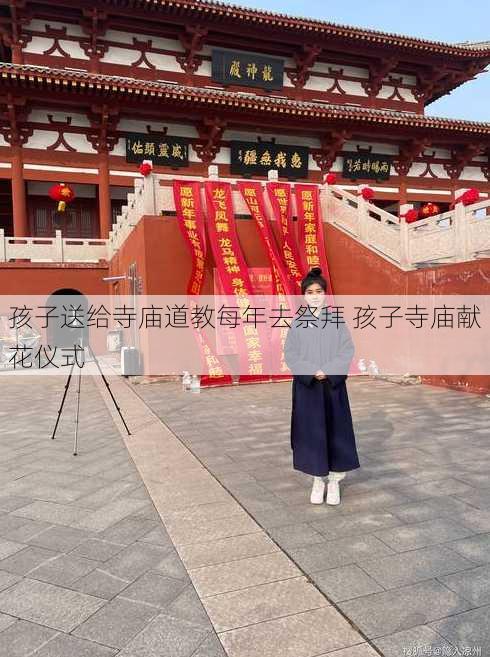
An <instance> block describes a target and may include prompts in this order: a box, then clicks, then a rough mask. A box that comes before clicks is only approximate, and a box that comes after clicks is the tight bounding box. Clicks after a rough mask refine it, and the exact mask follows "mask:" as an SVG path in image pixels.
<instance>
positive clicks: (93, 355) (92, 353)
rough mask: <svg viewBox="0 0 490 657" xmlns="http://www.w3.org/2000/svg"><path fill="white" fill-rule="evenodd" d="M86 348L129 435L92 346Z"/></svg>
mask: <svg viewBox="0 0 490 657" xmlns="http://www.w3.org/2000/svg"><path fill="white" fill-rule="evenodd" d="M87 349H88V350H89V351H90V355H91V356H92V358H93V359H94V361H95V364H96V365H97V369H98V370H99V372H100V376H101V377H102V380H103V381H104V383H105V385H106V388H107V390H108V391H109V394H110V396H111V397H112V401H113V402H114V406H115V407H116V409H117V412H118V413H119V417H120V418H121V421H122V423H123V424H124V428H125V429H126V431H127V433H128V436H130V435H131V431H130V430H129V429H128V425H127V424H126V421H125V420H124V418H123V415H122V413H121V409H120V408H119V406H118V404H117V402H116V399H115V397H114V395H113V394H112V390H111V388H110V386H109V383H108V382H107V379H106V378H105V375H104V373H103V372H102V370H101V369H100V365H99V361H98V360H97V358H96V356H95V354H94V352H93V351H92V347H91V346H90V345H88V346H87Z"/></svg>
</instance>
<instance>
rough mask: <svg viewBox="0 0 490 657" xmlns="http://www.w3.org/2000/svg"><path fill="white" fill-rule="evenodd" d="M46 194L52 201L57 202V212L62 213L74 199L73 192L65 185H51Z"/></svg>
mask: <svg viewBox="0 0 490 657" xmlns="http://www.w3.org/2000/svg"><path fill="white" fill-rule="evenodd" d="M48 193H49V196H50V198H52V199H53V201H58V212H64V211H65V209H66V204H67V203H70V202H71V201H73V199H74V198H75V192H74V191H73V189H72V188H71V187H70V186H69V185H65V183H58V184H57V185H53V186H52V187H50V189H49V192H48Z"/></svg>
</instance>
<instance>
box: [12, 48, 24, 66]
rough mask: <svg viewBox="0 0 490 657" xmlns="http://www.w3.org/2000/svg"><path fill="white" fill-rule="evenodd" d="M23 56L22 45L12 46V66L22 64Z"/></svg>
mask: <svg viewBox="0 0 490 657" xmlns="http://www.w3.org/2000/svg"><path fill="white" fill-rule="evenodd" d="M23 63H24V56H23V54H22V45H21V44H20V43H13V44H12V64H23Z"/></svg>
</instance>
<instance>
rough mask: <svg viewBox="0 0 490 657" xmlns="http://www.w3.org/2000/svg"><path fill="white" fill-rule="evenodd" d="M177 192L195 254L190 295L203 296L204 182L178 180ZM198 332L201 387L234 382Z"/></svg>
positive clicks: (185, 231)
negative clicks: (202, 184)
mask: <svg viewBox="0 0 490 657" xmlns="http://www.w3.org/2000/svg"><path fill="white" fill-rule="evenodd" d="M173 193H174V201H175V210H176V213H177V222H178V224H179V228H180V230H181V232H182V235H183V237H184V239H185V241H186V244H187V245H188V247H189V250H190V252H191V256H192V272H191V276H190V279H189V283H188V285H187V294H188V295H190V296H193V295H199V294H200V293H201V290H202V285H203V281H204V261H205V259H206V233H205V229H204V215H203V211H202V205H201V185H200V183H198V182H194V181H190V182H189V181H184V180H174V184H173ZM193 305H194V304H193V302H192V299H190V300H189V309H191V308H192V307H193ZM194 334H195V336H196V340H197V344H198V346H199V349H200V352H201V357H202V358H203V359H204V362H205V371H206V372H207V374H203V375H201V386H203V387H204V386H209V385H222V384H226V383H232V379H231V376H230V375H229V374H225V373H224V370H223V366H222V363H221V362H220V360H219V358H218V356H217V355H216V354H213V351H212V349H211V348H210V346H209V342H208V340H207V339H206V335H205V334H204V332H203V331H201V330H200V328H199V327H195V329H194Z"/></svg>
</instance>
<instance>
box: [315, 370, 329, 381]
mask: <svg viewBox="0 0 490 657" xmlns="http://www.w3.org/2000/svg"><path fill="white" fill-rule="evenodd" d="M314 377H315V379H318V380H319V381H321V380H322V379H326V378H327V375H326V374H325V372H323V370H318V371H317V372H315V374H314Z"/></svg>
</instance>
